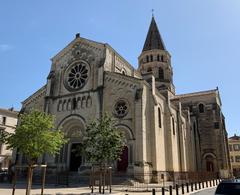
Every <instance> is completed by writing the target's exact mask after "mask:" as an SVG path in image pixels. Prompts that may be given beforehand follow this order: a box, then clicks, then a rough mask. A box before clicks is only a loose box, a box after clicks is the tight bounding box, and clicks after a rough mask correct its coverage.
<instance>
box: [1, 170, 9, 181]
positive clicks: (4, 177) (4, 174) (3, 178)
mask: <svg viewBox="0 0 240 195" xmlns="http://www.w3.org/2000/svg"><path fill="white" fill-rule="evenodd" d="M6 181H8V172H7V171H0V182H6Z"/></svg>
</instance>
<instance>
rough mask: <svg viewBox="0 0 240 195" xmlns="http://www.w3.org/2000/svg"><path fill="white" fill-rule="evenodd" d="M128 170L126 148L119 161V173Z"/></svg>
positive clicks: (125, 147)
mask: <svg viewBox="0 0 240 195" xmlns="http://www.w3.org/2000/svg"><path fill="white" fill-rule="evenodd" d="M127 168H128V147H127V146H124V148H123V150H122V154H121V156H120V160H118V161H117V171H120V172H126V171H127Z"/></svg>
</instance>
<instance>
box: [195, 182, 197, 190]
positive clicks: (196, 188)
mask: <svg viewBox="0 0 240 195" xmlns="http://www.w3.org/2000/svg"><path fill="white" fill-rule="evenodd" d="M195 190H197V182H195Z"/></svg>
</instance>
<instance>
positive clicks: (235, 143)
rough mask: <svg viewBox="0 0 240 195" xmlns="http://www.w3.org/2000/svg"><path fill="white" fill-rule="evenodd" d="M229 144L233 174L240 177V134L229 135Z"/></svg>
mask: <svg viewBox="0 0 240 195" xmlns="http://www.w3.org/2000/svg"><path fill="white" fill-rule="evenodd" d="M228 144H229V151H230V161H231V165H232V170H233V175H234V176H235V177H240V136H237V135H236V134H234V136H232V137H229V138H228Z"/></svg>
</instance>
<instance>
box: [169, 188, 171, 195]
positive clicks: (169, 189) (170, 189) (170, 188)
mask: <svg viewBox="0 0 240 195" xmlns="http://www.w3.org/2000/svg"><path fill="white" fill-rule="evenodd" d="M169 195H172V186H169Z"/></svg>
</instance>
